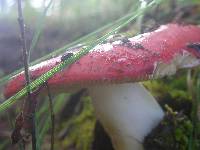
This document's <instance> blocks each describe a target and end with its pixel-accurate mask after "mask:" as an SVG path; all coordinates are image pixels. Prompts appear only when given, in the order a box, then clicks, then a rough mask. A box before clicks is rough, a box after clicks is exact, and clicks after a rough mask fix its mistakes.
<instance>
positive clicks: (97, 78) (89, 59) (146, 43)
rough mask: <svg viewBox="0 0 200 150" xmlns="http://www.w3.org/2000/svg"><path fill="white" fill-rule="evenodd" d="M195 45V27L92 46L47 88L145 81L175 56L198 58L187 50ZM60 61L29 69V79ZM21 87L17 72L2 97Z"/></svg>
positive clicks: (199, 31) (172, 27)
mask: <svg viewBox="0 0 200 150" xmlns="http://www.w3.org/2000/svg"><path fill="white" fill-rule="evenodd" d="M198 42H200V28H199V27H197V26H193V25H187V26H182V25H177V24H168V25H163V26H161V27H160V28H159V29H157V30H155V31H153V32H149V33H145V34H142V35H139V36H136V37H133V38H130V39H124V40H123V39H121V40H120V41H114V42H108V43H106V44H101V45H98V46H96V47H95V48H94V49H93V50H91V51H90V52H89V53H88V54H87V55H85V56H83V57H81V59H80V60H78V61H76V62H75V63H74V64H72V65H70V66H69V67H66V68H65V69H64V70H62V71H61V72H58V73H57V74H55V75H54V76H53V77H52V78H51V79H49V80H48V85H49V86H50V87H52V88H54V89H65V88H70V87H74V86H82V87H88V86H89V85H91V84H101V83H107V82H129V81H141V80H145V79H149V78H150V77H152V76H154V71H155V69H156V68H155V67H156V65H155V64H157V63H165V64H169V63H170V62H171V61H173V59H174V58H175V57H176V56H177V54H180V55H183V54H184V52H185V51H187V52H189V53H190V54H191V55H192V56H194V57H195V58H200V51H199V49H197V48H193V47H191V46H188V44H190V43H198ZM70 55H71V54H70ZM61 58H62V57H61V56H58V57H56V58H52V59H49V60H47V61H44V62H41V63H39V64H37V65H35V66H33V67H31V68H30V74H31V76H32V77H34V78H36V77H39V76H41V75H42V74H44V73H45V72H47V71H48V70H50V69H51V68H53V67H54V66H55V65H56V64H58V63H59V62H60V61H62V59H61ZM24 85H25V77H24V72H21V73H20V74H18V75H16V76H15V77H13V78H12V80H11V81H9V82H8V83H7V85H6V86H5V90H4V95H5V97H6V98H8V97H10V96H12V95H14V94H15V93H16V92H18V91H19V90H21V89H22V88H23V87H24Z"/></svg>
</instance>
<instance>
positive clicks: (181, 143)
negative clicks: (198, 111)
mask: <svg viewBox="0 0 200 150" xmlns="http://www.w3.org/2000/svg"><path fill="white" fill-rule="evenodd" d="M166 110H167V112H166V115H165V117H164V119H163V121H162V122H161V123H160V124H159V125H158V126H157V127H156V128H155V129H154V130H153V131H152V132H151V133H150V134H149V135H148V136H147V137H146V139H145V142H144V145H145V148H146V149H147V150H158V149H163V150H169V149H171V150H186V149H187V148H188V143H189V137H190V133H191V132H192V130H193V126H192V122H191V121H190V120H189V118H188V117H187V116H185V115H184V114H182V113H177V112H175V111H173V109H172V108H170V107H169V106H166Z"/></svg>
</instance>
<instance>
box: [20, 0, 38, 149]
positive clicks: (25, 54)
mask: <svg viewBox="0 0 200 150" xmlns="http://www.w3.org/2000/svg"><path fill="white" fill-rule="evenodd" d="M18 22H19V27H20V32H21V43H22V48H23V49H22V55H23V63H24V71H25V78H26V85H27V94H28V98H27V99H25V102H24V105H23V110H24V109H27V108H28V109H29V108H31V107H32V106H33V105H32V101H31V91H30V86H29V84H30V75H29V58H28V56H29V54H28V51H27V48H26V37H25V24H24V19H23V14H22V6H21V0H18ZM31 113H32V114H30V116H32V118H31V124H32V129H31V134H32V149H33V150H36V137H35V111H33V112H31Z"/></svg>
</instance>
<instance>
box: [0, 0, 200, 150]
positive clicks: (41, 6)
mask: <svg viewBox="0 0 200 150" xmlns="http://www.w3.org/2000/svg"><path fill="white" fill-rule="evenodd" d="M150 1H151V0H146V1H145V0H24V1H22V2H23V3H22V4H23V15H24V20H25V24H26V40H27V48H28V49H30V48H31V47H32V46H33V45H34V47H33V48H32V50H31V53H30V60H31V61H34V60H36V59H38V58H41V57H43V56H46V55H47V54H49V53H50V52H53V51H55V50H56V49H59V48H61V47H63V46H66V45H67V44H69V43H71V42H73V41H75V40H77V39H79V38H81V37H83V36H85V35H87V34H89V33H92V32H94V31H97V30H98V29H99V28H102V27H103V26H105V25H107V24H113V25H114V23H115V21H116V20H117V19H119V18H122V17H123V16H125V15H127V14H129V13H132V12H134V11H136V9H138V8H140V7H142V6H141V4H142V3H144V2H145V3H148V2H150ZM17 18H18V12H17V1H16V0H0V77H4V76H6V75H9V74H10V73H12V72H14V71H16V70H18V69H20V68H22V67H23V61H22V54H21V44H20V30H19V25H18V20H17ZM166 23H180V24H196V25H199V24H200V1H199V0H167V1H165V0H163V1H162V2H161V4H159V5H156V6H155V7H152V8H151V9H148V10H147V11H145V12H144V13H143V15H142V16H140V17H137V18H136V20H134V21H133V22H131V23H129V24H128V25H127V26H126V27H125V28H123V29H122V30H120V33H122V34H125V35H127V36H134V35H137V34H139V33H143V32H147V31H151V30H153V29H156V28H157V27H158V26H159V25H161V24H166ZM111 29H112V27H110V28H107V29H106V30H102V31H101V32H100V33H98V34H94V36H93V38H92V39H93V40H94V39H95V38H97V37H98V36H101V35H104V34H105V33H107V32H108V31H109V30H111ZM34 37H37V40H35V38H34ZM33 43H35V44H33ZM196 72H198V71H196ZM186 78H187V72H184V71H182V72H180V73H178V74H177V75H176V76H175V77H171V78H166V79H164V80H159V81H153V82H151V83H149V82H146V83H145V85H146V87H147V88H149V89H150V90H151V91H152V93H153V94H154V96H156V98H157V99H158V100H159V102H160V103H161V104H162V103H163V107H164V103H168V104H170V107H172V109H173V110H174V111H178V112H184V115H186V116H187V118H188V119H187V121H189V125H191V128H193V124H192V117H191V112H192V110H193V103H192V99H193V96H192V95H191V93H189V92H188V85H187V83H186ZM194 80H196V79H195V78H194ZM161 87H162V88H161ZM1 88H3V86H2V87H1ZM42 99H43V100H41V101H40V102H39V103H38V107H37V120H36V121H37V127H36V128H37V139H38V145H37V148H38V149H41V150H46V149H49V147H50V132H49V129H50V126H51V123H50V119H49V114H50V112H49V109H48V100H47V98H42ZM53 100H54V109H55V113H56V123H55V125H56V136H55V147H56V148H55V149H59V150H90V149H93V150H98V149H99V150H106V148H104V149H102V148H101V146H102V145H103V146H104V147H105V145H106V144H107V145H109V144H110V143H109V142H107V141H108V140H109V139H107V138H103V140H105V141H100V142H99V143H98V142H95V143H96V144H100V145H101V146H100V145H99V146H97V147H99V148H93V147H92V146H91V145H92V143H94V141H95V138H96V136H97V137H98V135H99V133H98V134H97V133H96V132H94V129H95V122H96V119H95V116H94V112H93V107H92V105H91V99H90V97H88V96H87V92H85V91H84V90H83V91H80V92H79V93H77V94H75V95H71V94H60V95H55V96H53ZM0 101H1V102H2V101H4V98H3V96H1V99H0ZM21 104H22V103H21V102H19V103H17V105H15V106H14V107H11V108H10V109H9V111H7V112H5V113H2V114H0V150H1V149H2V150H4V149H6V150H7V149H8V150H11V149H12V150H13V149H20V145H14V146H12V145H11V140H10V135H11V132H12V130H13V128H14V122H15V117H16V115H17V113H18V112H19V110H20V105H21ZM184 123H185V122H184ZM176 128H177V127H176ZM191 128H190V127H188V128H187V129H185V128H184V130H181V133H179V136H178V137H177V140H178V143H179V146H177V145H176V146H174V145H170V146H169V145H168V146H166V145H167V142H169V141H167V140H163V141H166V143H163V145H162V146H163V147H159V148H160V149H164V150H165V149H166V150H169V149H174V150H176V149H177V147H178V149H177V150H186V149H187V148H188V141H189V139H190V137H189V135H190V132H191ZM181 129H182V127H181ZM100 132H102V134H105V133H103V131H102V130H100ZM100 134H101V133H100ZM174 134H175V133H174ZM104 136H105V135H104ZM165 136H166V135H165V134H164V135H163V137H165ZM167 136H174V135H167ZM94 137H95V138H94ZM199 137H200V135H199V132H197V136H196V140H195V141H194V144H195V145H196V147H198V146H199V145H200V139H199ZM159 138H160V137H159ZM97 139H98V138H97ZM98 140H102V139H98ZM106 140H107V141H106ZM28 143H29V142H27V149H29V148H30V145H29V144H28ZM104 144H105V145H104ZM180 145H182V147H181V146H180ZM173 146H174V147H173ZM147 147H148V148H149V150H150V149H152V150H156V148H155V147H154V144H153V145H152V143H151V142H149V143H147ZM180 147H181V148H180ZM198 148H200V147H198ZM108 149H110V146H108ZM110 150H111V149H110Z"/></svg>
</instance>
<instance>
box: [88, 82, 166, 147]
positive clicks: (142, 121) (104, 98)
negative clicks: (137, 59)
mask: <svg viewBox="0 0 200 150" xmlns="http://www.w3.org/2000/svg"><path fill="white" fill-rule="evenodd" d="M89 93H90V95H91V97H92V99H93V100H92V101H93V105H94V107H95V111H96V116H97V118H98V119H99V120H100V122H101V123H102V124H103V126H104V128H105V130H106V132H107V133H108V134H109V136H110V137H111V140H112V144H113V146H114V148H115V150H142V149H143V146H142V143H143V140H144V138H145V136H146V135H147V134H148V133H150V131H151V130H152V129H153V128H155V127H156V126H157V125H158V123H159V122H160V121H161V120H162V118H163V116H164V112H163V111H162V109H161V107H160V106H159V104H158V103H157V102H156V100H155V99H154V98H153V96H152V95H151V94H150V93H149V92H148V91H147V90H146V89H145V88H144V87H143V86H142V85H141V84H139V83H125V84H115V85H103V86H102V85H101V86H96V87H91V88H89Z"/></svg>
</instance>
